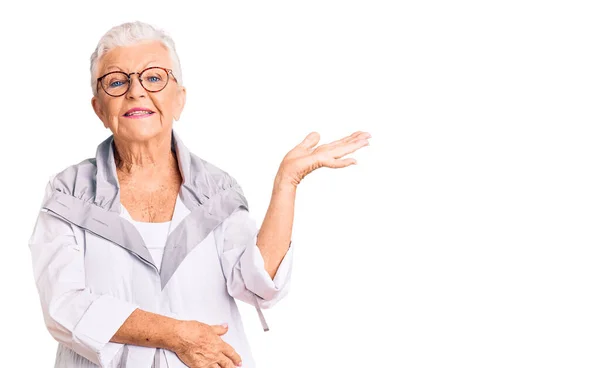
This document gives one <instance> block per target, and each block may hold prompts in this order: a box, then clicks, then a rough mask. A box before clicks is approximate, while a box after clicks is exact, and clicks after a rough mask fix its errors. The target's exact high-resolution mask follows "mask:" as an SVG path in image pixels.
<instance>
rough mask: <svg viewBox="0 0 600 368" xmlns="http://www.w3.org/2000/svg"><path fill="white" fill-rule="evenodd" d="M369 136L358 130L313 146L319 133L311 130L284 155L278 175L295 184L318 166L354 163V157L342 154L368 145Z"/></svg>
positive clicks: (334, 166)
mask: <svg viewBox="0 0 600 368" xmlns="http://www.w3.org/2000/svg"><path fill="white" fill-rule="evenodd" d="M369 138H371V134H369V133H367V132H361V131H358V132H355V133H353V134H351V135H349V136H347V137H344V138H342V139H339V140H337V141H334V142H331V143H327V144H322V145H320V146H318V147H316V148H315V146H316V145H317V143H319V139H320V136H319V133H317V132H312V133H310V134H309V135H308V136H306V138H305V139H304V140H303V141H302V142H301V143H300V144H298V145H297V146H296V147H294V148H293V149H292V150H291V151H290V152H288V153H287V154H286V155H285V157H284V158H283V161H282V162H281V165H280V166H279V175H280V177H282V178H284V179H285V180H287V181H289V182H290V183H291V184H293V185H294V186H297V185H298V184H300V181H301V180H302V179H304V177H305V176H306V175H308V174H309V173H311V172H313V171H314V170H316V169H318V168H320V167H330V168H334V169H339V168H342V167H347V166H350V165H354V164H356V160H355V159H353V158H344V156H346V155H348V154H350V153H352V152H354V151H356V150H358V149H359V148H362V147H364V146H368V145H369Z"/></svg>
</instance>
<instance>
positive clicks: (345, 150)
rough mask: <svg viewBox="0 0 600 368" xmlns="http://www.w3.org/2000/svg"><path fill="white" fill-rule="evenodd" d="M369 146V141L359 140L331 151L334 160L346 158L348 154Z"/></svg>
mask: <svg viewBox="0 0 600 368" xmlns="http://www.w3.org/2000/svg"><path fill="white" fill-rule="evenodd" d="M368 145H369V141H368V140H366V139H359V140H357V141H355V142H352V143H346V144H344V145H341V146H338V147H336V148H335V149H333V150H331V151H330V153H329V154H330V155H331V157H333V158H340V157H344V156H346V155H347V154H350V153H352V152H354V151H356V150H358V149H359V148H362V147H364V146H368Z"/></svg>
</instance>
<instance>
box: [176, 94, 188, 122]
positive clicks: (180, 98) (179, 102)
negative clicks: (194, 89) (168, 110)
mask: <svg viewBox="0 0 600 368" xmlns="http://www.w3.org/2000/svg"><path fill="white" fill-rule="evenodd" d="M185 98H186V90H185V87H181V88H180V89H179V91H177V97H176V101H175V108H174V109H173V118H174V119H175V120H179V117H180V116H181V113H182V112H183V108H184V106H185Z"/></svg>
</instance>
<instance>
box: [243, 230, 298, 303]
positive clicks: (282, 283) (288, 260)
mask: <svg viewBox="0 0 600 368" xmlns="http://www.w3.org/2000/svg"><path fill="white" fill-rule="evenodd" d="M256 239H257V237H256V236H255V237H254V240H253V244H252V245H249V246H248V247H247V248H246V250H245V251H244V253H243V254H242V256H241V257H240V266H241V267H240V268H241V273H242V278H243V279H244V283H245V284H246V287H247V288H248V290H250V291H252V292H253V293H254V294H256V295H257V296H258V297H260V298H261V299H263V300H265V301H275V300H278V299H280V298H281V297H282V296H283V295H281V293H282V291H284V290H285V289H286V286H287V284H288V283H289V280H290V276H291V271H292V258H293V252H294V242H293V241H291V242H290V245H289V248H288V250H287V252H286V254H285V256H284V257H283V259H282V261H281V263H280V264H279V268H278V269H277V272H276V273H275V277H274V278H273V279H271V276H269V273H268V272H267V270H265V261H264V259H263V257H262V254H261V253H260V249H258V246H257V245H256ZM269 304H270V303H269ZM262 307H264V308H267V306H262Z"/></svg>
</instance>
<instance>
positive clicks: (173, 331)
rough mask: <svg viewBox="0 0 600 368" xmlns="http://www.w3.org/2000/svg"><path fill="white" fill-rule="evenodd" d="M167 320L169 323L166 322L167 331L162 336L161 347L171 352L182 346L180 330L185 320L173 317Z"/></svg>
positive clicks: (181, 330) (179, 349)
mask: <svg viewBox="0 0 600 368" xmlns="http://www.w3.org/2000/svg"><path fill="white" fill-rule="evenodd" d="M169 322H170V323H169V324H168V326H169V327H168V328H167V333H166V334H165V335H164V336H163V337H164V338H163V341H162V344H163V345H164V346H163V348H164V349H167V350H170V351H173V352H177V351H181V350H182V349H183V346H184V339H183V334H182V332H183V329H184V328H185V326H184V325H185V322H186V321H181V320H178V319H174V318H173V319H171V321H169Z"/></svg>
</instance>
